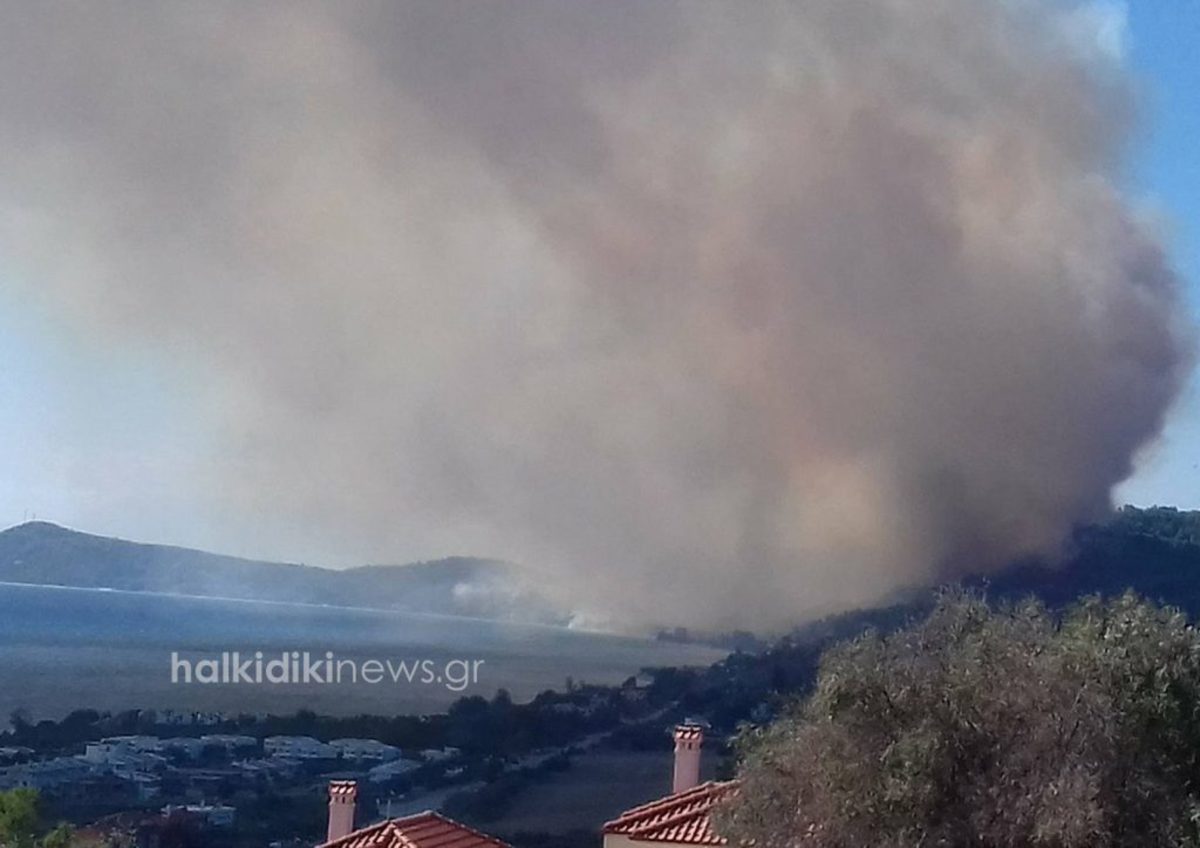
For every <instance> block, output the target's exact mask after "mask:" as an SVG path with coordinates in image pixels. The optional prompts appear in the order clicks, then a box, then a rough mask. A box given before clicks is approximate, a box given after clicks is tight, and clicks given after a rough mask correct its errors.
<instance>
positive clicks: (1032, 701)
mask: <svg viewBox="0 0 1200 848" xmlns="http://www.w3.org/2000/svg"><path fill="white" fill-rule="evenodd" d="M739 751H740V756H741V761H740V766H739V771H738V775H739V778H740V780H741V783H740V787H739V790H738V792H737V793H736V795H735V796H734V798H733V799H732V800H731V801H730V802H729V804H728V805H727V806H726V807H725V808H724V809H722V810H720V811H719V812H718V814H717V827H718V828H719V829H720V830H721V831H722V832H723V833H724V834H725V835H726V836H727V837H729V839H730V841H731V842H732V843H738V842H744V841H751V840H752V841H753V842H754V843H755V844H756V846H757V848H784V846H788V848H793V847H794V846H813V848H843V847H844V848H850V847H851V846H862V845H872V846H881V848H908V846H979V847H980V848H992V847H993V846H995V848H1000V846H1005V848H1024V846H1029V848H1033V846H1038V848H1042V846H1045V848H1076V846H1088V848H1093V847H1094V846H1114V848H1115V846H1122V848H1127V847H1128V848H1137V846H1197V845H1200V635H1198V634H1197V632H1196V631H1195V630H1194V629H1193V628H1192V627H1191V626H1190V625H1189V624H1188V622H1187V620H1186V618H1185V617H1184V616H1183V615H1182V614H1181V613H1179V612H1177V611H1175V610H1172V609H1163V608H1159V607H1156V606H1154V605H1152V604H1149V603H1146V602H1145V601H1142V600H1139V599H1137V598H1136V597H1134V596H1132V595H1126V596H1124V597H1122V598H1120V599H1117V600H1115V601H1110V602H1102V601H1100V600H1098V599H1095V598H1091V599H1087V600H1085V601H1083V602H1081V603H1079V604H1078V605H1077V606H1075V607H1074V608H1072V609H1070V610H1069V611H1067V612H1066V613H1064V614H1063V615H1062V616H1061V617H1056V616H1055V615H1053V614H1051V613H1050V612H1049V611H1047V609H1046V608H1045V607H1044V606H1042V605H1041V604H1040V603H1037V602H1033V601H1029V602H1026V603H1024V604H1022V605H1019V606H1015V607H1007V608H1002V609H993V608H991V607H989V606H988V605H987V604H986V603H985V602H984V601H983V600H982V599H980V598H979V597H977V596H972V595H964V594H960V593H952V594H947V595H944V596H942V597H941V598H940V599H939V600H938V602H937V604H936V606H935V608H934V611H933V612H932V614H931V615H930V616H929V618H928V619H926V620H924V621H922V622H920V623H917V624H913V625H910V626H908V627H906V628H904V629H901V630H899V631H897V632H894V633H892V634H891V635H888V636H881V635H879V634H875V633H871V634H867V635H864V636H862V637H860V638H858V639H856V640H854V641H852V642H849V643H846V644H843V645H841V646H839V647H837V648H834V649H833V650H831V651H830V652H829V653H828V654H827V655H826V656H825V657H824V658H823V659H822V662H821V667H820V672H819V674H818V679H817V683H816V688H815V691H814V692H813V694H812V695H811V696H810V697H809V698H808V699H807V700H805V701H803V702H800V703H798V704H796V705H794V706H793V707H792V708H791V709H790V710H789V711H788V712H786V713H785V714H784V716H783V717H781V718H780V719H779V720H778V721H776V722H775V723H774V724H772V725H770V726H768V727H766V728H762V729H757V730H751V731H746V732H744V733H743V734H742V736H741V738H740V740H739Z"/></svg>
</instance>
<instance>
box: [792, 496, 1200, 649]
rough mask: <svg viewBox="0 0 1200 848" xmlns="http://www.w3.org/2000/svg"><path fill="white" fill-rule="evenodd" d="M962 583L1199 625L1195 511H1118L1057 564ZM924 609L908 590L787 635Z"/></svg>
mask: <svg viewBox="0 0 1200 848" xmlns="http://www.w3.org/2000/svg"><path fill="white" fill-rule="evenodd" d="M963 585H965V586H967V587H968V588H974V589H978V590H980V591H983V592H984V593H985V594H986V595H987V596H988V597H989V598H991V599H993V600H996V601H1019V600H1021V599H1024V598H1028V597H1031V596H1032V597H1036V598H1039V599H1041V600H1042V601H1043V602H1045V603H1046V604H1047V605H1048V606H1049V607H1051V608H1052V609H1061V608H1063V607H1066V606H1068V605H1070V604H1072V603H1074V602H1075V601H1078V600H1079V599H1081V598H1083V597H1085V596H1087V595H1101V596H1104V597H1113V596H1115V595H1120V594H1122V593H1123V592H1126V591H1129V590H1132V591H1134V592H1136V593H1138V594H1139V595H1142V596H1144V597H1146V598H1149V599H1150V600H1153V601H1155V602H1157V603H1160V604H1167V605H1170V606H1174V607H1178V608H1179V609H1182V610H1183V611H1184V612H1186V613H1188V615H1189V616H1190V617H1191V618H1192V620H1193V621H1196V622H1200V512H1190V511H1186V510H1179V509H1175V508H1174V507H1151V508H1149V509H1139V508H1137V507H1132V506H1126V507H1122V508H1121V509H1119V510H1117V511H1116V512H1115V513H1114V514H1113V516H1112V517H1111V518H1110V519H1109V520H1108V521H1106V522H1104V523H1102V524H1093V525H1087V526H1083V527H1080V528H1078V529H1076V530H1075V532H1074V533H1073V534H1072V536H1071V538H1070V540H1069V541H1068V543H1067V545H1066V551H1065V554H1064V556H1063V557H1062V558H1061V559H1060V560H1059V561H1057V562H1053V563H1051V562H1047V561H1043V560H1030V561H1028V562H1021V563H1014V564H1013V565H1011V566H1010V567H1008V568H1006V569H1004V570H1002V571H1000V572H998V573H996V574H993V575H990V576H988V577H981V578H969V579H967V580H965V581H963ZM932 603H933V590H932V589H914V590H912V591H910V592H907V593H905V597H904V598H903V600H898V601H897V602H896V603H895V604H893V605H890V606H884V607H879V608H875V609H861V610H852V611H850V612H846V613H842V614H840V615H835V616H830V617H829V618H825V619H822V620H820V621H817V622H812V623H809V624H805V625H802V626H800V627H798V628H796V630H795V631H793V633H792V634H791V636H792V638H794V639H798V640H799V641H800V642H802V643H805V644H810V643H813V642H819V643H821V644H827V643H828V642H829V641H831V640H838V639H844V638H848V637H851V636H855V635H857V634H858V633H861V632H862V631H863V629H865V628H867V627H876V628H879V629H882V630H889V629H892V628H893V627H898V626H900V625H902V624H904V623H905V622H906V621H908V620H910V619H911V618H913V617H914V616H917V615H922V614H924V613H925V612H926V611H927V610H928V609H929V608H930V607H931V606H932Z"/></svg>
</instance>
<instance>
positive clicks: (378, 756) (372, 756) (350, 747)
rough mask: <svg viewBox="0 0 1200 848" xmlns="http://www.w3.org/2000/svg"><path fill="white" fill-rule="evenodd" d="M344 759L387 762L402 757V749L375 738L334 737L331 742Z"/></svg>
mask: <svg viewBox="0 0 1200 848" xmlns="http://www.w3.org/2000/svg"><path fill="white" fill-rule="evenodd" d="M329 744H330V746H332V747H333V748H334V750H336V751H337V752H338V754H340V755H341V756H342V757H343V758H344V759H347V760H360V761H361V760H374V761H376V762H380V763H385V762H388V761H390V760H398V759H400V753H401V752H400V749H399V748H397V747H396V746H395V745H387V744H385V743H383V742H379V741H378V740H375V739H334V740H333V741H332V742H330V743H329Z"/></svg>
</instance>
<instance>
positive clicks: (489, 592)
mask: <svg viewBox="0 0 1200 848" xmlns="http://www.w3.org/2000/svg"><path fill="white" fill-rule="evenodd" d="M0 581H3V582H10V583H26V584H31V585H55V586H72V587H78V588H95V589H118V590H127V591H144V592H162V593H173V594H186V595H195V596H198V597H222V598H235V599H240V600H262V601H284V602H295V603H315V604H341V605H346V606H358V607H364V608H380V609H388V610H397V611H403V612H429V613H437V614H443V615H461V616H467V617H472V618H487V619H495V620H500V621H523V622H529V623H542V624H563V623H566V621H567V619H568V618H569V616H567V615H565V614H564V613H562V612H561V611H559V610H556V609H555V608H554V607H553V605H551V604H550V603H549V601H547V600H546V599H545V598H544V597H542V596H541V595H540V594H539V593H537V592H536V591H534V590H533V589H532V588H531V585H530V583H531V581H530V578H529V575H528V574H526V573H525V572H524V570H523V569H521V568H520V567H518V566H516V565H513V564H512V563H508V562H504V561H501V560H494V559H484V558H476V557H447V558H445V559H440V560H432V561H422V562H414V563H407V564H400V565H388V564H369V565H362V566H356V567H353V568H347V569H343V570H336V569H330V568H322V567H320V566H315V565H306V564H301V563H291V562H274V561H269V560H255V559H250V558H247V557H237V556H230V555H226V554H217V553H210V552H208V551H202V550H198V549H195V548H187V547H182V546H176V545H163V544H156V543H146V542H135V541H130V540H126V539H120V538H116V537H111V536H99V535H94V534H91V533H86V532H83V531H80V530H74V529H71V528H67V527H62V526H60V525H58V524H54V523H52V522H48V521H31V522H25V523H23V524H18V525H15V526H13V527H9V528H7V529H5V530H2V531H0Z"/></svg>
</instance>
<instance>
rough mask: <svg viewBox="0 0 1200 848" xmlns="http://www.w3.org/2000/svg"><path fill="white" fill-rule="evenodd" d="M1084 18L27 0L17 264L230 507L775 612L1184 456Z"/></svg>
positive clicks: (906, 4)
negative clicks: (151, 381) (184, 409)
mask: <svg viewBox="0 0 1200 848" xmlns="http://www.w3.org/2000/svg"><path fill="white" fill-rule="evenodd" d="M1091 11H1092V10H1090V9H1088V8H1076V7H1073V6H1071V5H1069V4H1064V3H1062V2H1050V0H1045V2H1035V0H800V2H786V3H784V2H780V3H771V2H757V3H724V2H690V1H689V2H682V1H681V2H666V1H665V0H664V2H655V3H645V2H633V0H627V2H614V0H606V2H603V3H588V4H584V3H562V2H535V0H523V1H522V2H509V3H473V4H461V3H445V2H441V0H429V1H428V2H407V3H383V2H357V3H325V4H312V5H309V4H304V3H299V2H287V3H279V4H271V3H259V4H251V5H248V4H240V3H204V4H187V3H166V4H163V3H144V4H136V3H104V4H97V3H84V2H80V3H66V2H60V3H55V2H48V3H26V4H8V5H7V6H6V8H5V9H4V11H3V12H2V13H0V16H2V19H3V20H2V25H0V250H2V251H3V256H4V257H5V259H6V262H7V263H8V264H9V266H10V269H11V270H12V272H13V273H12V276H13V277H14V278H15V279H17V280H20V281H21V282H22V284H25V285H28V286H31V287H37V289H39V290H40V293H41V296H43V297H44V299H45V301H46V302H48V303H52V304H54V305H55V308H57V309H60V310H63V311H67V310H69V311H70V312H71V314H73V315H74V316H75V318H76V319H77V320H78V322H79V323H78V324H77V326H79V327H81V328H86V331H87V332H89V333H93V334H96V335H97V336H98V337H99V338H100V339H101V340H102V342H103V343H111V344H122V345H124V344H136V345H137V346H138V349H139V350H141V351H142V352H143V355H152V356H156V357H164V358H169V359H170V360H171V361H173V362H175V363H177V365H178V367H179V368H180V369H181V372H182V371H183V370H185V369H187V370H189V372H190V373H195V374H197V377H196V380H197V389H196V390H197V396H198V398H202V401H203V402H201V401H198V402H197V414H198V415H201V416H204V420H206V421H207V422H208V423H207V425H206V426H208V427H209V428H210V429H211V432H212V434H213V440H214V444H213V447H212V451H211V455H210V456H208V457H207V458H206V462H205V467H206V471H205V472H204V473H203V474H202V475H201V476H199V477H198V478H197V479H194V480H190V481H186V483H185V482H181V486H189V487H193V488H195V489H196V490H198V491H199V490H203V491H206V492H209V496H208V497H209V502H210V504H216V503H218V502H220V503H221V504H223V505H224V507H225V508H227V509H228V510H229V514H233V513H234V512H238V513H241V514H245V513H247V512H248V513H249V514H250V515H257V516H262V517H263V518H264V521H266V520H268V517H269V520H270V521H274V522H276V523H277V524H278V523H282V524H286V525H288V526H291V527H292V528H294V534H295V535H294V539H295V541H296V543H297V544H298V545H299V544H312V545H315V544H317V543H318V540H320V544H322V545H324V546H326V549H328V548H329V547H334V546H340V548H341V549H342V550H344V551H346V552H347V554H348V555H349V556H350V557H353V558H374V559H384V558H386V559H396V558H398V557H401V556H411V555H434V554H439V553H451V552H475V553H484V554H489V555H494V556H504V557H509V558H513V559H516V560H519V561H521V562H524V563H526V564H528V565H530V566H531V567H535V568H538V569H541V570H543V571H544V572H545V575H546V579H545V588H547V589H548V590H549V591H554V592H557V593H559V594H560V595H561V596H562V597H563V598H565V599H567V600H569V601H570V602H572V603H574V604H576V605H577V606H578V607H579V608H581V609H586V610H589V611H593V612H595V613H596V614H599V615H604V616H608V617H610V618H611V619H612V620H615V621H624V622H631V623H637V622H679V623H688V624H702V625H708V626H730V625H743V626H745V625H749V626H769V625H777V624H784V623H788V622H792V621H795V620H797V619H799V618H801V617H803V616H806V615H813V614H817V613H821V612H827V611H832V610H835V609H839V608H844V607H847V606H849V605H854V604H859V603H864V602H870V601H873V600H877V599H879V598H881V597H883V596H885V595H886V594H887V593H888V592H890V591H892V590H894V589H896V588H897V587H900V586H904V585H908V584H912V583H919V582H923V581H932V580H938V579H942V578H945V577H947V576H951V575H954V574H958V573H963V572H968V571H970V572H977V571H985V570H987V569H991V568H995V567H997V566H999V565H1001V564H1003V563H1005V562H1007V561H1009V560H1010V559H1011V558H1013V557H1016V556H1020V555H1024V554H1028V553H1032V552H1052V551H1054V550H1055V549H1056V547H1057V546H1058V545H1059V544H1060V542H1061V540H1062V538H1063V535H1064V533H1065V531H1066V530H1067V529H1068V528H1069V527H1070V526H1071V524H1072V523H1073V522H1076V521H1079V520H1084V519H1088V518H1091V517H1095V516H1097V515H1098V514H1101V513H1102V512H1103V511H1104V510H1106V509H1107V508H1108V506H1109V492H1110V490H1111V488H1112V486H1113V485H1114V484H1115V483H1117V482H1119V481H1121V480H1122V479H1123V478H1124V477H1126V476H1127V475H1128V474H1129V472H1130V469H1131V461H1132V457H1133V456H1134V454H1135V452H1136V451H1137V449H1138V448H1139V447H1140V446H1143V445H1144V444H1146V443H1147V442H1148V441H1149V440H1151V439H1152V438H1153V437H1154V436H1155V435H1156V434H1157V433H1158V431H1159V428H1160V426H1161V423H1162V419H1163V415H1164V412H1165V410H1166V409H1167V407H1168V405H1169V403H1170V401H1171V400H1172V398H1173V397H1174V395H1175V393H1176V390H1177V388H1178V386H1179V384H1180V381H1181V378H1182V375H1183V372H1184V371H1185V366H1186V364H1187V351H1186V348H1187V345H1186V341H1185V339H1184V338H1183V333H1182V331H1181V329H1180V327H1179V326H1178V319H1177V317H1176V312H1177V309H1178V305H1177V301H1176V281H1175V280H1174V279H1173V275H1172V273H1171V271H1170V269H1169V265H1168V263H1167V262H1165V260H1164V257H1163V254H1162V251H1161V249H1160V247H1159V245H1158V243H1157V241H1156V238H1155V235H1154V233H1153V232H1151V231H1150V229H1149V228H1148V227H1147V226H1146V225H1145V223H1144V222H1143V221H1141V220H1140V219H1139V216H1138V215H1137V214H1136V213H1135V212H1134V211H1133V209H1132V207H1131V205H1130V203H1129V202H1127V200H1126V199H1125V198H1124V197H1123V196H1122V193H1121V191H1120V189H1119V183H1120V181H1121V168H1122V160H1123V157H1124V155H1125V153H1126V150H1125V147H1126V145H1127V142H1128V140H1129V136H1130V128H1131V126H1132V125H1133V123H1134V112H1135V109H1134V104H1133V102H1132V100H1133V99H1132V98H1131V96H1130V86H1129V85H1128V82H1127V81H1126V80H1125V79H1124V75H1123V71H1122V69H1121V67H1120V60H1119V58H1118V57H1117V56H1115V55H1114V54H1113V53H1112V50H1111V49H1105V45H1106V43H1107V42H1106V41H1105V40H1104V39H1099V38H1097V37H1096V36H1097V34H1096V33H1095V32H1094V31H1089V29H1088V22H1089V21H1090V20H1093V19H1095V18H1096V16H1095V15H1092V14H1091V13H1090V12H1091ZM1110 35H1111V33H1110ZM1109 41H1111V39H1109ZM1112 46H1113V45H1111V44H1109V45H1108V47H1109V48H1112ZM201 385H203V390H201V388H200V387H201ZM211 508H212V509H214V510H215V509H217V507H216V506H212V507H211Z"/></svg>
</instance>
